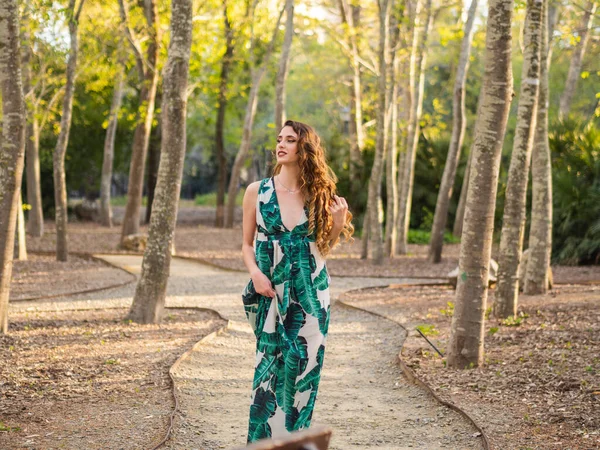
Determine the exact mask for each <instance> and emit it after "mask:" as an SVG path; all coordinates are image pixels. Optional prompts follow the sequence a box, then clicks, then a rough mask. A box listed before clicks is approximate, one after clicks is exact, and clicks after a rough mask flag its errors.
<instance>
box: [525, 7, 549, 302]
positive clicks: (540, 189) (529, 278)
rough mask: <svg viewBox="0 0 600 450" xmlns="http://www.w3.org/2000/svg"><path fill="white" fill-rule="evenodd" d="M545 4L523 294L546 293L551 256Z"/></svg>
mask: <svg viewBox="0 0 600 450" xmlns="http://www.w3.org/2000/svg"><path fill="white" fill-rule="evenodd" d="M547 8H548V3H547V2H546V3H545V4H544V10H543V13H542V42H541V58H540V93H539V98H538V105H539V106H538V111H537V123H536V130H535V141H534V142H535V143H534V147H533V156H532V167H531V178H532V191H533V192H532V200H531V226H530V230H529V258H528V259H527V268H526V272H525V286H524V289H523V291H524V293H525V294H529V295H535V294H545V293H546V292H547V291H548V284H549V283H548V270H549V269H550V256H551V254H552V168H551V165H550V162H551V159H550V145H549V143H548V99H549V92H548V66H549V63H550V59H549V58H550V51H549V45H548V28H549V27H548V21H549V18H548V15H549V12H548V10H547Z"/></svg>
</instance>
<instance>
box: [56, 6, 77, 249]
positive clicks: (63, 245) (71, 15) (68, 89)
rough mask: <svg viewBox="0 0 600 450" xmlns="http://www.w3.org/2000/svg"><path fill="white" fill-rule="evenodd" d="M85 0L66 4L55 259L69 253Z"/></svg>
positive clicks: (57, 152)
mask: <svg viewBox="0 0 600 450" xmlns="http://www.w3.org/2000/svg"><path fill="white" fill-rule="evenodd" d="M84 2H85V0H79V5H78V6H77V5H76V0H69V6H68V8H67V14H68V21H69V37H70V41H71V45H70V48H69V59H68V62H67V82H66V84H65V95H64V97H63V104H62V115H61V119H60V133H59V135H58V141H57V142H56V147H55V149H54V156H53V168H54V205H55V209H56V214H55V215H56V218H55V222H56V259H57V260H58V261H66V260H67V258H68V255H69V252H68V248H67V220H68V217H67V180H66V175H65V155H66V154H67V144H68V143H69V131H70V129H71V114H72V112H73V96H74V93H75V77H76V75H77V53H78V40H77V30H78V27H79V16H80V15H81V10H82V8H83V4H84Z"/></svg>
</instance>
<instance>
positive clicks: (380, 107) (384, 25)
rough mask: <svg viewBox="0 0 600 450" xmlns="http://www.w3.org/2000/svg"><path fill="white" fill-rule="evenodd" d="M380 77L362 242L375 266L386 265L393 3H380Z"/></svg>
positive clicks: (389, 1) (384, 0)
mask: <svg viewBox="0 0 600 450" xmlns="http://www.w3.org/2000/svg"><path fill="white" fill-rule="evenodd" d="M377 4H378V7H379V77H378V81H377V119H376V120H377V136H376V142H375V159H374V160H373V166H372V168H371V177H370V179H369V194H368V195H369V197H368V200H367V214H368V216H369V220H368V221H365V225H364V226H363V230H366V229H367V227H368V233H365V232H363V239H365V238H367V236H366V235H367V234H368V239H369V241H370V243H371V244H372V245H373V247H372V249H373V261H374V262H375V264H381V263H382V262H383V241H382V236H381V223H380V221H379V208H378V204H379V201H380V196H381V194H380V190H381V179H382V176H383V163H384V155H385V144H386V135H387V131H388V130H387V106H388V102H389V99H388V95H387V94H388V92H387V71H388V65H389V37H390V11H391V8H392V1H391V0H379V1H378V3H377Z"/></svg>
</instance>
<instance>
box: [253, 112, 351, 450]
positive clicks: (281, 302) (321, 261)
mask: <svg viewBox="0 0 600 450" xmlns="http://www.w3.org/2000/svg"><path fill="white" fill-rule="evenodd" d="M275 154H276V158H277V164H276V165H275V168H274V170H273V173H274V177H272V178H266V179H264V180H262V181H259V182H256V183H252V184H251V185H250V186H248V189H247V190H246V194H245V195H244V214H243V240H244V243H243V246H242V254H243V258H244V263H245V264H246V267H247V268H248V271H249V272H250V275H251V277H252V280H251V281H250V283H249V284H248V285H247V286H246V289H245V290H244V293H243V296H242V298H243V302H244V309H245V312H246V316H247V317H248V320H249V322H250V325H251V326H252V328H253V330H254V333H255V335H256V363H255V373H254V382H253V387H252V405H251V407H250V425H249V430H248V442H249V443H250V442H254V441H257V440H259V439H263V438H267V437H279V436H282V435H285V434H287V433H289V432H291V431H296V430H300V429H303V428H308V426H309V425H310V421H311V418H312V413H313V408H314V405H315V399H316V396H317V388H318V385H319V380H320V378H321V367H322V366H323V355H324V351H325V340H326V336H327V329H328V326H329V281H330V278H329V275H328V273H327V267H326V266H325V256H327V254H328V253H329V251H330V250H331V248H332V247H333V246H335V245H336V244H337V243H338V242H339V237H340V234H341V235H342V236H343V237H345V238H346V240H348V239H350V237H351V236H352V232H353V231H354V227H353V226H352V223H351V219H352V214H351V213H350V212H349V211H348V204H347V203H346V200H345V199H344V198H342V197H338V196H337V195H335V192H336V187H335V182H336V181H337V179H336V177H335V175H334V173H333V171H332V170H331V169H330V168H329V166H328V165H327V163H326V161H325V152H324V150H323V147H322V146H321V141H320V138H319V136H317V134H316V133H315V131H314V130H313V128H311V127H310V126H308V125H306V124H303V123H300V122H295V121H292V120H288V121H287V122H286V123H285V125H284V126H283V128H282V129H281V131H280V133H279V136H278V137H277V147H276V150H275ZM255 234H256V238H255ZM253 244H255V246H254V245H253Z"/></svg>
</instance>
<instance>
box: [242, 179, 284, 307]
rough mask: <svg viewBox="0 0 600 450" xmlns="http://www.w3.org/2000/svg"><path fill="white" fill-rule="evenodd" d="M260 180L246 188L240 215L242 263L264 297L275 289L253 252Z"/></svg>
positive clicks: (272, 293) (268, 295)
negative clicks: (259, 266) (260, 267)
mask: <svg viewBox="0 0 600 450" xmlns="http://www.w3.org/2000/svg"><path fill="white" fill-rule="evenodd" d="M259 185H260V182H256V183H252V184H251V185H250V186H248V188H247V189H246V192H245V194H244V202H243V215H242V239H243V240H242V258H243V260H244V264H245V265H246V268H247V269H248V272H250V276H251V277H252V282H253V283H254V289H255V290H256V292H257V293H259V294H261V295H264V296H266V297H271V298H274V297H275V295H276V294H275V289H273V286H272V285H271V281H270V280H269V278H267V276H266V275H265V274H264V273H262V272H261V271H260V269H259V268H258V265H257V264H256V256H255V254H254V235H255V234H256V199H257V197H258V187H259Z"/></svg>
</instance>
